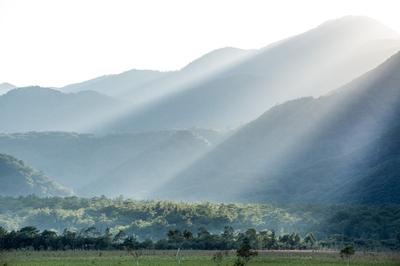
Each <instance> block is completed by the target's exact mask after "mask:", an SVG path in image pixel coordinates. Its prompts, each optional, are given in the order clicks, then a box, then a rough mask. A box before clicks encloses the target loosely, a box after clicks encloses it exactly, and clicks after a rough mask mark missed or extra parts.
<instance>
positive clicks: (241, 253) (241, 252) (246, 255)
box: [235, 229, 258, 266]
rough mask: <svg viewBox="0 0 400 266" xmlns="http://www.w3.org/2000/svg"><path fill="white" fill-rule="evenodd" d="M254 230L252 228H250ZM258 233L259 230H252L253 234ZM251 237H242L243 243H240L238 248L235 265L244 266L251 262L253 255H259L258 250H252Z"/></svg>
mask: <svg viewBox="0 0 400 266" xmlns="http://www.w3.org/2000/svg"><path fill="white" fill-rule="evenodd" d="M249 230H252V229H249ZM253 233H254V234H255V237H256V234H257V232H255V231H253V230H252V234H253ZM250 241H251V240H250V238H249V237H247V236H246V237H244V238H243V239H242V243H241V244H240V246H239V248H238V249H237V250H236V257H237V258H236V261H235V266H244V265H247V263H249V261H250V260H251V258H252V257H255V256H257V255H258V253H257V251H254V250H252V246H251V245H250Z"/></svg>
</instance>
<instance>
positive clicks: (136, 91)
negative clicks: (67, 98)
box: [61, 69, 170, 101]
mask: <svg viewBox="0 0 400 266" xmlns="http://www.w3.org/2000/svg"><path fill="white" fill-rule="evenodd" d="M168 74H170V73H168V72H159V71H152V70H136V69H133V70H129V71H126V72H123V73H120V74H115V75H107V76H102V77H98V78H95V79H91V80H88V81H84V82H81V83H76V84H70V85H67V86H65V87H63V88H61V90H62V91H64V92H80V91H88V90H90V91H96V92H99V93H101V94H105V95H108V96H112V97H115V98H118V97H123V96H124V95H126V94H127V93H129V94H130V96H131V97H132V100H133V101H140V100H141V97H142V95H141V93H144V92H142V91H140V87H143V86H145V85H146V84H148V83H150V82H152V81H155V80H157V79H160V78H163V77H165V76H167V75H168Z"/></svg>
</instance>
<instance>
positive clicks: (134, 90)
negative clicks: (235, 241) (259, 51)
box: [61, 47, 250, 104]
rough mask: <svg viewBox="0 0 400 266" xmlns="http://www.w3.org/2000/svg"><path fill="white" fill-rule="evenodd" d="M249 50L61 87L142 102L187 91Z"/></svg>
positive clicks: (224, 50)
mask: <svg viewBox="0 0 400 266" xmlns="http://www.w3.org/2000/svg"><path fill="white" fill-rule="evenodd" d="M248 53H250V51H246V50H242V49H237V48H231V47H227V48H222V49H217V50H214V51H212V52H210V53H207V54H205V55H204V56H202V57H200V58H198V59H196V60H194V61H193V62H191V63H190V64H188V65H187V66H186V67H184V68H182V69H181V70H180V71H170V72H159V71H152V70H130V71H126V72H123V73H120V74H117V75H107V76H102V77H98V78H95V79H92V80H88V81H84V82H81V83H77V84H71V85H68V86H65V87H63V88H61V90H62V91H65V92H78V91H85V90H92V91H97V92H99V93H102V94H105V95H109V96H113V97H116V98H121V99H124V100H130V101H131V102H133V103H136V104H137V103H143V102H146V101H150V100H154V99H156V98H158V97H161V96H164V95H166V94H168V93H172V92H175V91H179V90H181V89H184V88H185V87H186V86H187V85H188V84H187V83H191V82H196V81H197V80H201V79H202V78H204V77H206V76H208V75H209V74H210V73H214V72H218V71H219V70H220V69H223V68H224V67H225V66H226V65H230V64H232V63H233V62H235V61H237V60H238V59H239V58H242V57H244V56H245V55H246V54H248Z"/></svg>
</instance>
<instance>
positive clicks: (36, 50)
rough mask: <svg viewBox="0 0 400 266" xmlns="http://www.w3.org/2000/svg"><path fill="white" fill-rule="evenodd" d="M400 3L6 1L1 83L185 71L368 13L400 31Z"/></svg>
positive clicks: (55, 83) (1, 19)
mask: <svg viewBox="0 0 400 266" xmlns="http://www.w3.org/2000/svg"><path fill="white" fill-rule="evenodd" d="M399 10H400V1H398V0H375V1H370V0H360V1H358V0H357V1H356V0H354V1H352V0H346V1H341V0H334V1H330V0H325V1H321V0H303V1H300V0H292V1H289V0H276V1H268V0H264V1H261V0H260V1H257V0H246V1H245V0H243V1H235V0H198V1H194V0H193V1H192V0H168V1H166V0H159V1H157V0H146V1H134V0H35V1H32V0H0V36H1V37H0V83H1V82H9V83H12V84H15V85H17V86H28V85H41V86H47V87H60V86H64V85H67V84H70V83H75V82H80V81H84V80H87V79H91V78H94V77H97V76H101V75H104V74H114V73H120V72H123V71H126V70H129V69H154V70H161V71H168V70H177V69H179V68H182V67H183V66H185V65H186V64H188V63H189V62H191V61H193V60H194V59H196V58H198V57H200V56H201V55H203V54H205V53H207V52H210V51H211V50H214V49H217V48H221V47H227V46H233V47H238V48H243V49H254V48H261V47H264V46H266V45H268V44H269V43H271V42H274V41H278V40H280V39H283V38H286V37H289V36H292V35H295V34H299V33H301V32H304V31H306V30H309V29H311V28H313V27H316V26H318V25H319V24H321V23H323V22H325V21H326V20H330V19H335V18H340V17H342V16H345V15H363V16H369V17H372V18H374V19H376V20H378V21H381V22H382V23H384V24H385V25H387V26H389V27H390V28H392V29H394V30H396V31H397V32H400V16H399V15H398V11H399Z"/></svg>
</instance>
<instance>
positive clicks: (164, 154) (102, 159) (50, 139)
mask: <svg viewBox="0 0 400 266" xmlns="http://www.w3.org/2000/svg"><path fill="white" fill-rule="evenodd" d="M222 137H223V135H222V134H221V133H218V132H215V131H209V130H199V129H192V130H184V131H159V132H142V133H132V134H115V135H105V136H103V135H102V136H97V135H91V134H76V133H66V132H41V133H38V132H30V133H18V134H0V150H1V151H2V152H6V153H9V154H12V155H13V156H16V157H18V158H21V159H23V160H24V161H26V162H27V163H29V164H30V165H32V166H34V167H35V168H36V169H40V170H42V171H44V172H46V173H47V174H49V175H51V176H54V177H55V178H57V181H58V182H60V183H62V184H65V185H68V186H69V187H71V188H73V189H74V191H75V192H76V193H78V194H79V195H108V196H118V195H121V194H123V195H125V196H131V197H135V198H143V197H146V196H147V193H148V191H147V190H149V191H151V190H153V189H155V187H156V186H157V185H158V184H161V183H163V182H165V181H167V180H168V179H169V178H171V177H172V176H174V175H175V174H177V173H178V172H179V171H181V170H182V169H184V168H185V167H187V166H188V165H189V164H191V163H192V162H193V161H195V160H196V159H198V158H199V157H200V156H202V155H203V154H204V153H206V152H207V151H209V150H210V149H211V148H212V147H214V146H215V144H216V143H218V142H220V141H221V138H222Z"/></svg>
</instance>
